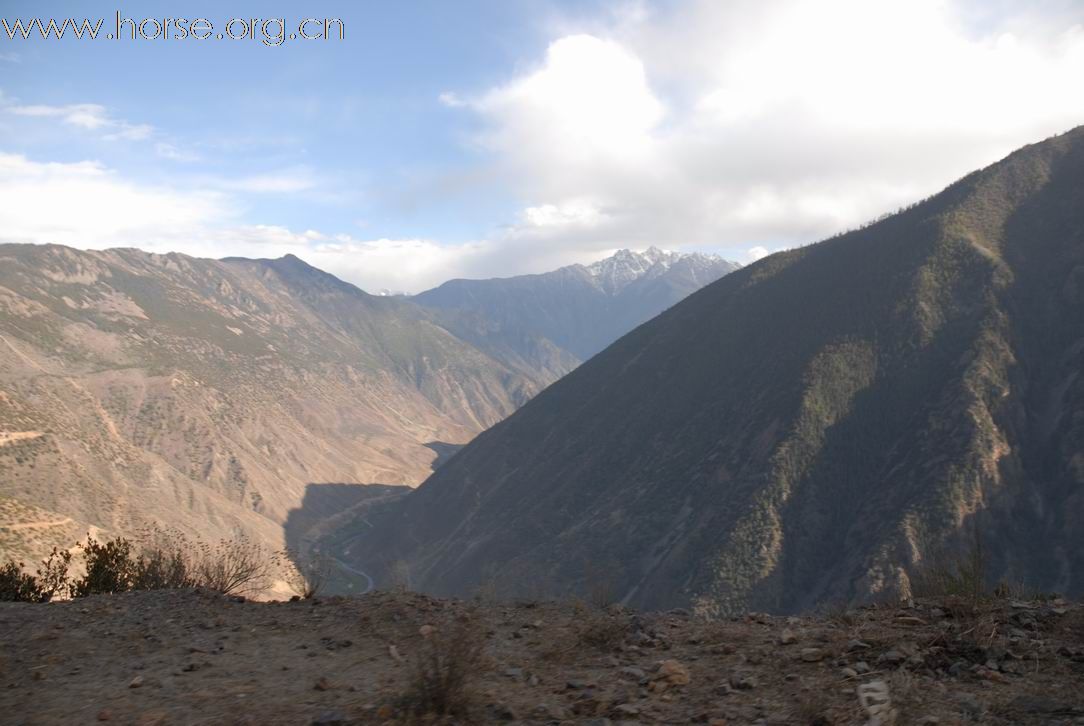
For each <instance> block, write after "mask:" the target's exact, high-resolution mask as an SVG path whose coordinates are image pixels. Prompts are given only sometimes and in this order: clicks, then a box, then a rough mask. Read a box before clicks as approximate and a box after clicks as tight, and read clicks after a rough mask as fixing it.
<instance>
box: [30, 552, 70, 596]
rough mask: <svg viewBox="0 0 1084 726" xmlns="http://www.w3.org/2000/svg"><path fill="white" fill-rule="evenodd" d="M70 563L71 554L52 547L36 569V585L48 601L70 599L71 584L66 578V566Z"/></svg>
mask: <svg viewBox="0 0 1084 726" xmlns="http://www.w3.org/2000/svg"><path fill="white" fill-rule="evenodd" d="M71 561H72V553H71V552H69V551H68V550H61V549H57V548H56V547H54V548H53V551H52V552H51V553H50V554H49V557H48V558H46V559H45V560H44V561H42V563H41V566H40V567H39V568H38V573H37V582H38V585H39V586H40V587H41V589H42V590H43V591H44V592H45V593H47V594H48V596H49V599H50V600H52V599H53V598H56V597H61V598H67V597H71V594H72V582H71V580H70V579H69V578H68V566H69V565H70V564H71Z"/></svg>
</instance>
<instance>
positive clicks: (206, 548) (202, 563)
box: [193, 535, 271, 595]
mask: <svg viewBox="0 0 1084 726" xmlns="http://www.w3.org/2000/svg"><path fill="white" fill-rule="evenodd" d="M196 552H197V554H196V557H195V565H194V568H193V569H194V571H195V573H196V579H197V581H198V582H199V584H200V585H201V586H203V587H206V588H210V589H211V590H215V591H217V592H220V593H222V594H223V595H250V594H253V593H257V592H261V591H263V590H266V589H267V587H268V585H269V584H270V580H271V560H270V558H268V556H267V555H266V553H265V552H264V550H263V548H262V547H261V546H260V545H259V544H257V543H256V542H253V541H252V540H251V539H249V538H248V537H245V536H243V535H242V536H240V537H238V538H237V539H232V540H222V541H221V542H219V543H218V544H216V545H214V546H211V545H207V544H204V543H202V542H201V543H200V544H199V545H198V547H197V548H196Z"/></svg>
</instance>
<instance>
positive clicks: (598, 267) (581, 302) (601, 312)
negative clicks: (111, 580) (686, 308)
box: [413, 247, 739, 372]
mask: <svg viewBox="0 0 1084 726" xmlns="http://www.w3.org/2000/svg"><path fill="white" fill-rule="evenodd" d="M738 268H739V265H738V264H737V263H734V262H728V261H727V260H724V259H722V258H721V257H718V256H715V255H704V254H698V253H694V254H679V253H676V252H663V251H662V250H659V249H657V248H655V247H651V248H649V249H648V250H647V251H646V252H642V253H641V252H633V251H630V250H619V251H618V252H617V253H616V254H614V255H613V256H612V257H608V258H606V259H604V260H600V261H598V262H595V263H593V264H591V265H587V266H584V265H569V266H568V267H562V268H561V269H559V270H554V271H553V272H547V273H544V274H541V275H522V276H519V277H510V278H503V279H493V280H452V281H450V282H446V283H444V284H443V285H441V286H440V287H437V288H435V289H433V290H429V291H427V292H423V293H421V294H420V295H416V296H415V297H414V298H413V299H414V301H416V302H418V303H420V304H422V305H424V306H426V307H429V308H433V309H437V310H443V311H447V312H449V313H452V314H451V315H449V316H448V317H447V318H445V320H446V322H447V324H448V325H449V326H450V327H451V328H453V329H455V330H456V332H457V333H458V334H460V335H461V337H464V338H466V339H469V340H472V341H478V342H481V341H490V344H495V343H497V341H499V345H500V347H501V348H503V349H504V350H506V351H507V354H508V355H509V356H510V358H509V359H508V362H515V363H517V364H518V363H520V362H524V363H526V365H527V366H528V368H541V369H543V370H557V371H560V372H567V370H569V369H570V364H572V365H574V364H576V363H579V362H581V361H584V360H587V359H588V358H590V357H591V356H593V355H594V354H595V353H598V352H599V351H600V350H602V349H603V348H605V347H606V346H607V345H609V344H610V343H612V342H614V341H615V340H617V339H618V338H619V337H621V336H622V335H624V334H625V333H627V332H628V331H630V330H632V329H633V328H635V327H636V326H637V325H639V324H641V323H643V322H645V321H647V320H649V319H651V318H653V317H654V316H656V315H658V314H659V313H661V312H662V311H663V310H665V309H667V308H668V307H670V306H671V305H673V304H674V303H676V302H678V301H680V300H682V299H684V298H685V297H686V296H687V295H689V294H690V293H692V292H695V291H696V290H699V289H700V288H701V287H703V286H704V285H707V284H709V283H711V282H714V281H716V280H718V279H719V278H720V277H722V276H723V275H726V274H727V273H730V272H733V271H734V270H736V269H738ZM551 346H552V347H551ZM554 348H556V351H555V350H554Z"/></svg>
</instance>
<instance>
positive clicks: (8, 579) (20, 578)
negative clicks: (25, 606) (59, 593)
mask: <svg viewBox="0 0 1084 726" xmlns="http://www.w3.org/2000/svg"><path fill="white" fill-rule="evenodd" d="M48 599H49V596H48V595H47V594H46V593H45V591H44V590H43V589H42V587H41V586H40V585H39V584H38V581H37V579H35V578H34V576H33V575H28V574H26V573H25V572H23V563H21V562H15V561H14V560H10V561H9V562H8V563H7V564H6V565H4V566H3V567H0V601H3V602H46V601H48Z"/></svg>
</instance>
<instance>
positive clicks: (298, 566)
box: [272, 550, 334, 600]
mask: <svg viewBox="0 0 1084 726" xmlns="http://www.w3.org/2000/svg"><path fill="white" fill-rule="evenodd" d="M272 562H273V563H274V564H276V565H279V566H280V567H281V569H282V571H283V576H284V578H285V580H286V584H288V585H289V586H290V589H292V590H293V591H294V592H296V593H297V594H298V595H299V596H300V597H301V598H302V599H304V600H311V599H312V598H314V597H316V596H317V595H319V594H320V593H321V592H323V590H324V588H325V587H326V586H327V583H328V580H330V579H331V573H332V572H333V571H334V562H333V560H332V559H331V558H330V557H327V556H326V555H322V554H319V553H310V554H307V555H302V554H300V553H298V552H295V551H293V550H283V551H282V552H279V553H276V555H275V556H274V557H273V558H272Z"/></svg>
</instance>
